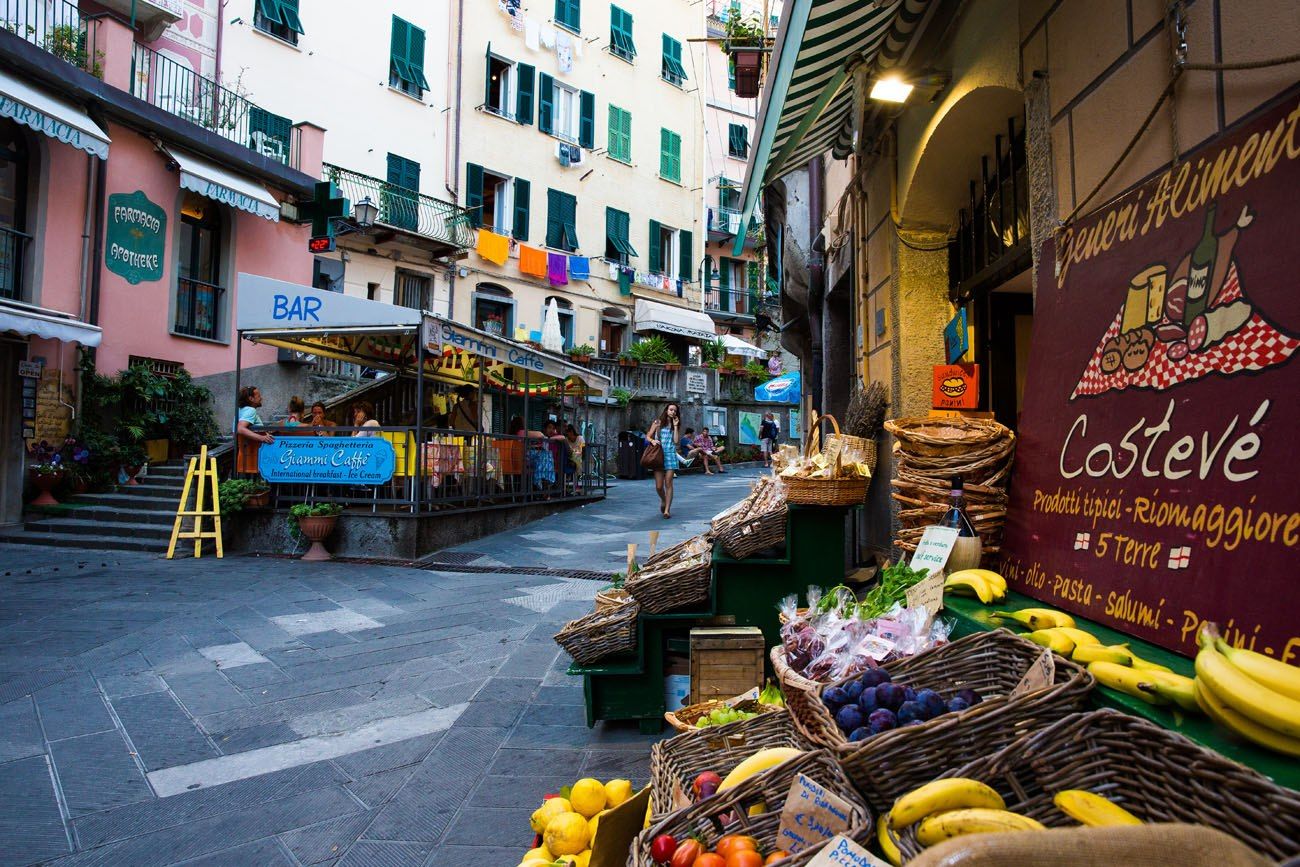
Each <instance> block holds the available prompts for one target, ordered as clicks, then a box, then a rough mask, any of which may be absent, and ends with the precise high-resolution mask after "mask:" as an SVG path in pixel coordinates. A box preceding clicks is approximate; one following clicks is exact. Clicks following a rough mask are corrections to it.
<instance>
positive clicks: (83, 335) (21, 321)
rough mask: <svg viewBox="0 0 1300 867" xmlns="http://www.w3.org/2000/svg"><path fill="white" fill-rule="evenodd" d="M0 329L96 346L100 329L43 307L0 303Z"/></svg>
mask: <svg viewBox="0 0 1300 867" xmlns="http://www.w3.org/2000/svg"><path fill="white" fill-rule="evenodd" d="M0 331H14V332H17V333H18V334H20V335H22V336H23V337H46V338H51V339H54V340H62V341H63V342H65V343H80V344H81V345H82V346H98V345H99V341H100V339H101V338H102V337H103V336H104V332H103V331H102V330H101V329H100V327H99V326H98V325H90V324H89V323H86V322H82V321H81V320H80V319H72V318H70V317H69V316H67V315H66V314H62V313H59V312H58V311H56V310H47V309H45V308H44V307H11V306H9V305H7V304H6V305H0Z"/></svg>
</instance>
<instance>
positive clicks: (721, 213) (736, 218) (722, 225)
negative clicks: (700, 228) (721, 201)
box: [709, 207, 763, 247]
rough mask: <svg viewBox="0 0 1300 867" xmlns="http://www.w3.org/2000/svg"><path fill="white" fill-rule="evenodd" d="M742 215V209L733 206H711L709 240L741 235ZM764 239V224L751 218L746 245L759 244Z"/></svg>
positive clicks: (754, 245)
mask: <svg viewBox="0 0 1300 867" xmlns="http://www.w3.org/2000/svg"><path fill="white" fill-rule="evenodd" d="M742 217H743V215H742V214H741V212H740V211H737V210H734V209H732V208H721V207H718V208H709V241H710V242H714V243H716V242H718V241H726V240H728V239H729V238H734V237H736V236H737V235H739V234H740V223H741V219H742ZM762 239H763V229H762V224H760V223H759V222H758V221H757V220H752V219H751V220H750V223H749V230H748V231H747V232H746V233H745V246H746V247H756V246H759V245H760V244H761V243H762Z"/></svg>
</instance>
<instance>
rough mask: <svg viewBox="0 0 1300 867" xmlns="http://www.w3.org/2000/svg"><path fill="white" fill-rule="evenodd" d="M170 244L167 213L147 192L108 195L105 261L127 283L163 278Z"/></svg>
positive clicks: (109, 268) (137, 191)
mask: <svg viewBox="0 0 1300 867" xmlns="http://www.w3.org/2000/svg"><path fill="white" fill-rule="evenodd" d="M166 243H167V212H166V211H164V210H163V209H162V208H160V207H159V206H158V205H155V204H154V203H153V202H151V201H149V199H148V198H147V197H146V196H145V194H144V193H142V192H140V191H139V190H136V191H135V192H134V193H114V194H112V195H111V196H109V197H108V226H107V228H106V229H105V242H104V263H105V264H106V265H107V266H108V270H110V271H112V272H113V273H114V274H117V275H118V276H119V277H122V278H123V279H125V280H126V282H128V283H130V284H132V285H134V284H136V283H144V282H153V281H155V280H161V279H162V275H163V251H164V249H165V247H166Z"/></svg>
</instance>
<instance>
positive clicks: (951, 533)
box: [908, 524, 957, 575]
mask: <svg viewBox="0 0 1300 867" xmlns="http://www.w3.org/2000/svg"><path fill="white" fill-rule="evenodd" d="M956 544H957V528H956V527H940V526H938V525H937V524H932V525H930V526H929V527H926V528H925V532H923V533H922V534H921V541H920V542H917V543H916V553H915V554H913V555H912V562H911V563H910V564H908V565H910V566H911V567H912V568H913V569H929V570H930V574H931V575H942V574H943V567H944V566H946V565H947V564H948V558H949V557H951V556H952V546H953V545H956Z"/></svg>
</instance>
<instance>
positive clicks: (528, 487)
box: [523, 367, 533, 499]
mask: <svg viewBox="0 0 1300 867" xmlns="http://www.w3.org/2000/svg"><path fill="white" fill-rule="evenodd" d="M528 430H529V428H528V368H526V367H525V368H524V467H523V470H524V499H528V496H527V495H528V493H529V492H530V491H532V489H533V474H532V473H530V472H529V471H528V450H529V449H531V448H532V446H533V441H532V439H531V438H530V437H529V436H528Z"/></svg>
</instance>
